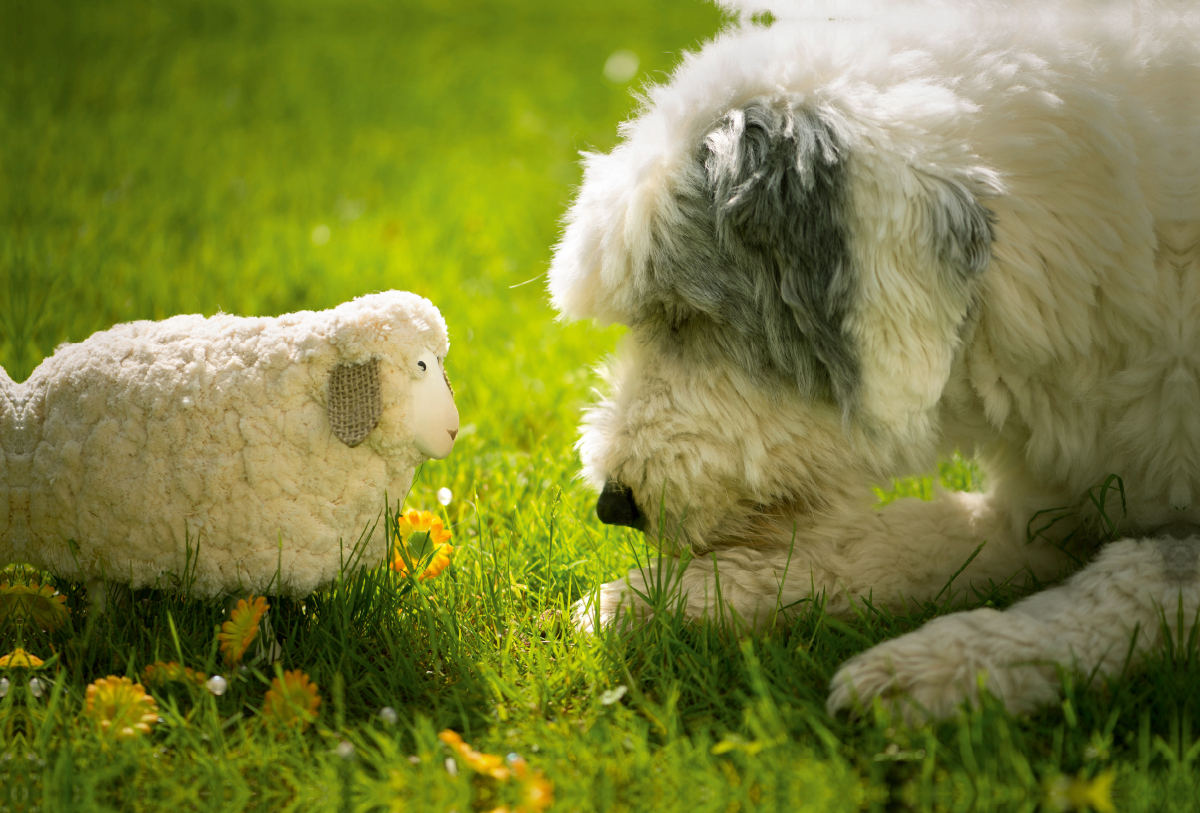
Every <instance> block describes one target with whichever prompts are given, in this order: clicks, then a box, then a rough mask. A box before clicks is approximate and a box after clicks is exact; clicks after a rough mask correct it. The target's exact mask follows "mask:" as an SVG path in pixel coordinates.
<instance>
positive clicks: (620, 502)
mask: <svg viewBox="0 0 1200 813" xmlns="http://www.w3.org/2000/svg"><path fill="white" fill-rule="evenodd" d="M596 516H598V517H600V521H601V522H603V523H604V524H605V525H628V526H629V527H631V528H638V529H641V527H642V512H641V511H639V510H638V507H637V503H636V502H634V501H633V492H632V491H630V490H629V489H627V488H625V486H623V485H621V484H620V483H614V482H611V481H610V482H608V483H605V485H604V490H603V491H601V492H600V499H598V500H596Z"/></svg>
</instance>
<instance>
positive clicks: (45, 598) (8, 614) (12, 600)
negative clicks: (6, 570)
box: [0, 582, 68, 632]
mask: <svg viewBox="0 0 1200 813" xmlns="http://www.w3.org/2000/svg"><path fill="white" fill-rule="evenodd" d="M67 614H68V610H67V597H66V596H64V595H62V594H60V593H59V592H58V591H57V590H55V589H54V588H53V587H51V586H50V585H48V584H38V583H36V582H31V583H29V584H19V583H10V582H2V583H0V626H3V625H7V624H23V623H25V622H26V621H31V622H33V623H34V624H36V625H37V626H39V627H41V628H42V629H45V630H49V631H50V632H54V631H55V630H57V629H60V628H62V627H63V626H65V625H66V623H67Z"/></svg>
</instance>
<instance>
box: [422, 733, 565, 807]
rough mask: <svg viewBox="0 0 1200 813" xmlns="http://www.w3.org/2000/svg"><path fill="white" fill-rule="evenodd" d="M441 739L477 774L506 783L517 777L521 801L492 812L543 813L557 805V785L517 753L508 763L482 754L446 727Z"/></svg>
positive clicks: (440, 736)
mask: <svg viewBox="0 0 1200 813" xmlns="http://www.w3.org/2000/svg"><path fill="white" fill-rule="evenodd" d="M438 739H439V740H441V741H442V742H444V743H446V745H448V746H450V748H451V750H453V751H454V753H455V754H457V755H458V758H459V759H460V760H462V762H463V764H464V765H466V766H467V767H468V768H470V769H471V770H473V771H475V773H479V774H483V775H484V776H490V777H491V778H492V779H496V780H499V781H501V782H507V781H509V780H510V779H516V780H517V782H518V783H520V787H521V803H520V804H519V805H517V806H516V808H513V809H511V810H510V809H509V808H508V807H507V806H502V807H497V808H495V809H494V810H492V811H491V813H541V811H543V810H545V809H546V808H548V807H549V806H550V805H552V804H554V784H553V783H552V782H551V781H550V780H549V779H547V778H546V777H545V776H543V775H542V772H541V771H538V770H533V771H531V770H530V769H529V765H528V764H527V763H526V762H525V760H524V759H522V758H521V757H519V756H516V755H515V754H513V755H510V756H509V758H508V765H505V764H504V760H502V759H501V758H500V757H498V756H496V755H495V754H482V753H480V752H479V751H476V750H475V749H474V748H472V747H471V746H469V745H467V744H466V743H465V742H463V738H462V737H460V736H459V735H458V734H457V733H456V732H454V731H451V730H449V729H446V730H445V731H443V732H442V733H441V734H438Z"/></svg>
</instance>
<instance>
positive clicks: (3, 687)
mask: <svg viewBox="0 0 1200 813" xmlns="http://www.w3.org/2000/svg"><path fill="white" fill-rule="evenodd" d="M11 685H12V684H11V683H9V682H8V678H0V697H5V696H6V695H8V687H9V686H11Z"/></svg>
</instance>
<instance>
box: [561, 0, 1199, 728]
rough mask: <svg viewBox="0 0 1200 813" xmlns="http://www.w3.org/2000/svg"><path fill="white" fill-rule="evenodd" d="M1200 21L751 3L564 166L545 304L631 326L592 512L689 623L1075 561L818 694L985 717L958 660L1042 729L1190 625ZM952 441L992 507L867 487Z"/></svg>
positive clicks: (1193, 602) (843, 604) (584, 606)
mask: <svg viewBox="0 0 1200 813" xmlns="http://www.w3.org/2000/svg"><path fill="white" fill-rule="evenodd" d="M1077 5H1078V4H1077ZM840 8H842V9H845V8H846V7H845V6H842V7H840ZM1191 9H1192V7H1191V4H1184V3H1179V4H1178V5H1171V4H1170V3H1169V2H1168V3H1156V2H1154V0H1149V1H1148V2H1131V3H1125V4H1119V3H1109V4H1104V3H1102V2H1096V3H1092V4H1090V5H1089V7H1088V8H1087V9H1084V10H1072V9H1071V8H1057V9H1047V8H1046V7H1045V6H1044V5H1042V4H1029V5H1027V6H1025V7H1022V6H1021V4H1020V0H1012V2H1008V3H1007V4H1003V5H1002V3H1001V2H994V3H990V4H976V5H973V6H967V5H965V4H962V5H954V4H949V5H944V6H942V7H939V8H936V9H934V12H935V16H936V20H931V19H930V16H929V14H927V13H926V14H923V13H922V9H921V8H918V7H916V6H915V5H913V4H912V3H907V4H903V5H897V3H895V2H893V3H889V4H887V8H886V9H885V10H882V11H881V10H879V9H875V10H871V9H866V10H865V11H864V10H863V9H859V11H861V12H862V13H858V12H851V13H847V14H841V15H840V16H839V15H838V14H832V15H831V14H828V13H824V12H819V11H818V10H816V7H815V6H812V5H808V4H798V5H795V6H793V7H788V8H783V9H782V10H781V9H779V8H775V7H772V9H771V10H772V12H773V17H774V18H773V19H770V18H768V19H766V20H765V21H764V19H763V18H762V17H761V16H754V17H753V18H750V17H749V16H748V15H745V16H744V17H743V19H742V21H741V22H740V23H739V24H737V25H735V26H733V27H732V28H731V29H730V30H728V31H726V32H725V33H723V34H722V35H720V36H718V37H717V38H716V39H715V40H714V41H712V42H710V43H708V44H707V45H705V46H704V47H703V48H702V49H701V50H700V51H699V52H698V53H693V54H689V55H687V56H685V57H684V59H683V60H682V64H681V65H680V66H679V67H678V68H677V70H676V71H675V72H674V74H673V75H672V76H671V77H670V79H669V81H667V82H666V83H664V84H662V85H659V86H657V87H653V88H650V89H648V90H647V95H646V97H645V100H644V104H643V106H642V109H641V110H640V112H639V113H638V114H637V115H636V116H635V117H634V118H633V119H632V120H630V121H629V122H627V123H625V124H624V125H622V127H621V130H620V133H621V136H622V140H621V142H620V143H619V145H618V146H617V147H616V148H615V149H613V150H612V151H611V152H610V153H608V154H594V153H593V154H587V155H585V157H584V167H585V169H584V177H583V182H582V185H581V187H580V189H579V191H578V195H577V197H576V199H575V201H574V203H573V204H572V206H571V208H570V210H569V212H568V214H567V216H566V226H565V231H564V234H563V236H562V239H561V242H560V243H559V244H558V246H557V247H556V251H555V256H554V260H553V264H552V268H551V271H550V282H549V288H550V292H551V296H552V298H553V302H554V304H555V305H556V307H557V308H558V309H559V310H560V311H561V313H562V314H563V316H564V317H566V318H572V319H580V318H590V319H595V320H598V321H599V322H602V323H613V322H618V323H622V324H624V325H627V326H628V328H629V332H628V335H627V337H626V338H625V340H624V343H623V345H622V346H621V347H620V349H619V350H618V352H617V354H616V355H615V357H614V358H612V359H611V360H610V361H609V363H608V365H607V382H608V385H607V386H608V392H607V394H606V395H605V396H603V398H602V399H601V400H600V401H599V403H598V404H596V405H595V406H594V407H593V408H591V409H590V410H589V411H588V412H587V414H586V416H585V419H584V421H583V428H582V438H581V440H580V441H579V450H580V452H581V456H582V459H583V462H584V474H585V476H586V477H587V478H588V479H589V480H590V481H592V482H593V483H594V484H595V486H596V487H597V489H602V490H601V491H600V496H599V501H598V503H597V506H596V510H597V512H598V514H599V516H600V519H601V520H603V521H604V522H606V523H610V524H614V525H627V526H632V527H634V528H638V529H640V530H641V531H643V532H644V533H645V534H646V536H647V537H648V538H650V539H651V540H652V541H653V542H654V543H655V544H657V545H659V546H662V547H665V548H666V549H667V551H668V552H669V553H670V554H672V555H677V554H683V553H686V554H687V557H686V560H687V562H688V564H687V565H686V569H685V570H684V571H683V573H682V575H681V576H680V577H679V579H680V581H679V585H678V586H679V592H678V594H677V601H678V602H680V603H682V604H683V607H684V610H685V612H686V613H687V615H688V616H689V617H692V618H700V617H703V616H709V617H716V616H718V615H727V616H731V617H735V618H737V619H739V620H740V622H741V623H743V624H744V625H745V626H746V627H748V628H756V627H763V626H765V625H767V624H770V623H775V621H776V620H777V619H778V618H779V617H780V616H781V610H782V611H783V612H782V616H784V617H786V615H787V614H788V613H791V612H795V611H796V608H798V607H802V606H804V605H805V600H806V599H809V598H812V597H814V595H816V596H822V597H823V600H824V607H825V609H826V611H828V612H832V613H840V614H846V613H849V612H852V608H853V605H854V603H855V602H856V601H858V600H860V599H863V598H869V599H870V600H871V601H872V602H873V603H874V604H876V605H885V606H888V607H892V608H897V609H900V608H903V607H905V605H906V604H909V603H910V602H922V601H928V600H932V599H934V598H935V597H936V596H938V594H939V593H940V592H941V591H942V590H943V588H944V587H946V585H947V583H948V582H949V581H950V580H951V579H952V577H954V576H955V574H956V571H959V569H960V568H963V565H964V563H965V562H969V564H967V565H966V567H965V568H964V569H962V571H961V573H960V574H959V575H958V576H957V580H956V581H954V584H955V586H956V587H965V586H967V585H969V584H973V585H975V586H976V587H979V586H983V587H984V588H986V587H987V585H988V584H989V583H996V584H999V583H1003V582H1005V581H1007V580H1010V579H1014V578H1015V579H1016V580H1017V583H1020V582H1021V581H1022V580H1023V579H1028V578H1029V577H1031V576H1032V577H1035V578H1036V579H1037V580H1039V581H1054V580H1057V579H1061V578H1062V577H1063V576H1064V575H1065V574H1066V573H1068V572H1069V571H1070V570H1071V569H1072V568H1075V569H1077V572H1075V573H1074V575H1071V576H1070V577H1069V578H1067V579H1066V581H1064V582H1061V583H1059V584H1058V586H1055V587H1052V588H1050V589H1046V590H1043V591H1042V592H1039V593H1036V594H1034V595H1032V596H1031V597H1029V598H1026V599H1024V600H1022V601H1020V602H1018V603H1016V604H1014V605H1013V606H1011V607H1009V608H1008V609H1007V610H1005V611H1003V612H1000V611H997V610H995V609H990V608H981V609H974V610H968V611H964V612H959V613H956V614H951V615H947V616H944V617H940V618H938V619H937V620H935V621H933V622H931V623H929V624H928V625H927V626H925V627H924V628H922V629H920V630H918V631H916V632H913V633H911V634H908V635H905V636H903V637H901V638H898V639H895V640H892V641H889V642H886V643H883V644H881V645H879V646H876V647H874V648H872V649H870V650H868V651H866V652H864V653H861V654H860V655H858V656H856V657H854V658H853V659H851V660H850V661H849V662H847V663H846V664H845V665H844V666H843V667H842V668H841V669H840V671H838V672H837V674H836V675H835V676H834V677H833V680H832V685H831V694H830V697H829V707H830V709H831V710H837V709H841V708H846V707H854V706H855V705H856V704H860V703H869V702H870V701H871V700H872V699H873V698H874V697H876V696H880V697H882V698H883V699H884V701H885V702H886V703H889V704H893V705H894V706H896V707H897V708H898V709H899V710H900V711H901V712H902V713H906V714H910V715H911V714H919V715H925V714H928V715H933V716H944V715H947V714H950V713H952V712H953V710H954V709H955V708H956V707H957V706H958V705H959V704H960V703H961V702H963V701H964V700H967V701H975V700H977V693H978V689H979V686H980V685H981V684H980V680H979V676H980V675H985V676H986V678H985V683H984V685H986V688H987V689H988V690H989V691H990V692H992V693H994V694H995V695H996V696H998V697H999V698H1000V699H1001V700H1002V701H1003V702H1004V703H1005V704H1006V706H1007V707H1008V708H1009V709H1010V710H1012V711H1014V712H1018V711H1026V710H1030V709H1033V708H1035V707H1037V706H1039V705H1041V704H1044V703H1046V702H1048V701H1050V700H1052V699H1053V698H1054V697H1055V696H1056V694H1057V692H1058V691H1059V685H1058V680H1059V665H1062V666H1065V667H1067V668H1078V669H1082V670H1085V671H1087V672H1089V673H1095V674H1100V675H1105V674H1112V673H1114V672H1115V671H1118V670H1120V669H1121V668H1122V667H1123V666H1124V665H1125V663H1126V660H1127V658H1128V657H1129V656H1130V654H1131V653H1132V657H1133V658H1134V660H1136V659H1137V657H1138V656H1139V655H1142V654H1144V653H1145V652H1146V651H1148V650H1150V649H1151V648H1152V647H1155V646H1157V645H1158V644H1159V643H1160V641H1161V638H1162V636H1163V635H1164V633H1167V632H1168V631H1169V632H1170V634H1175V633H1176V632H1177V629H1176V627H1177V625H1178V624H1179V620H1180V619H1182V621H1183V623H1184V625H1185V626H1189V627H1190V625H1191V624H1192V623H1193V621H1194V620H1195V619H1196V617H1197V613H1198V612H1200V569H1198V567H1197V561H1198V553H1200V93H1197V92H1196V89H1197V88H1200V56H1198V51H1200V47H1198V43H1200V24H1198V22H1197V19H1196V16H1197V15H1196V13H1195V12H1194V11H1193V10H1191ZM928 10H929V9H928V8H926V9H925V11H928ZM743 11H750V12H753V11H755V9H754V8H750V9H743ZM831 17H833V18H835V19H830V18H831ZM954 449H959V450H962V452H963V453H964V454H969V455H974V456H976V457H977V458H978V459H979V460H980V461H981V465H983V467H984V470H985V472H986V474H985V477H986V479H985V484H986V486H987V489H988V490H987V492H986V493H955V492H945V491H943V492H941V493H938V494H936V496H935V497H934V498H933V499H932V500H931V501H922V500H920V499H915V498H912V499H900V500H897V501H895V502H892V503H890V504H888V505H886V506H885V507H879V505H878V500H877V497H876V496H875V493H874V492H873V490H872V487H873V486H875V485H877V484H887V483H889V482H890V481H891V479H892V478H894V477H901V476H906V475H910V474H913V473H920V472H927V471H930V470H932V469H933V467H934V465H935V463H936V461H937V460H938V458H939V455H944V454H947V453H949V452H951V451H952V450H954ZM1110 475H1118V476H1119V478H1120V480H1119V481H1118V480H1115V479H1113V478H1112V477H1110ZM1122 484H1123V489H1122V490H1121V493H1120V494H1119V495H1118V494H1117V493H1116V489H1117V488H1118V487H1119V486H1120V485H1122ZM1104 496H1107V497H1108V500H1107V503H1106V505H1107V507H1106V509H1105V510H1104V511H1103V512H1102V511H1101V510H1099V508H1098V503H1099V499H1098V498H1099V497H1104ZM1053 520H1058V521H1053ZM668 561H669V560H668ZM654 578H655V577H654V575H653V573H652V572H651V571H650V570H636V571H634V572H632V573H630V574H629V576H628V577H627V578H626V579H623V580H621V581H617V582H613V583H611V584H606V585H604V586H603V587H602V588H601V589H600V591H599V594H598V596H595V597H593V599H591V600H588V601H585V602H583V603H581V606H580V607H579V608H578V609H577V615H576V620H577V623H579V624H580V625H581V626H583V627H585V628H592V627H594V625H596V624H600V625H604V624H607V623H610V622H611V621H612V620H613V619H614V618H615V617H617V616H618V615H620V614H622V613H623V612H624V609H623V608H625V607H630V608H632V612H634V613H637V612H639V611H640V612H643V613H645V612H647V607H646V605H645V603H644V602H643V601H642V600H641V598H640V597H639V593H642V594H644V593H645V591H646V590H647V589H648V584H649V582H650V581H651V580H652V579H654ZM1131 640H1133V641H1134V644H1133V646H1132V647H1131Z"/></svg>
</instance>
